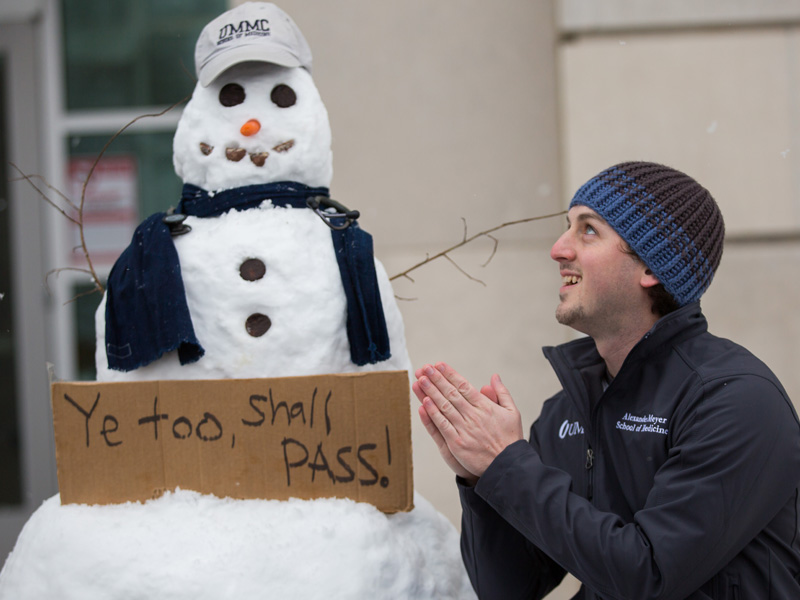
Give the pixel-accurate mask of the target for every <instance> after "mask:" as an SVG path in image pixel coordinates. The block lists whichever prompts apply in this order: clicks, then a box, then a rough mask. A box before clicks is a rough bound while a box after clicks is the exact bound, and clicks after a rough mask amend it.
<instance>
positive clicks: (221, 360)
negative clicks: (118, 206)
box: [0, 2, 474, 600]
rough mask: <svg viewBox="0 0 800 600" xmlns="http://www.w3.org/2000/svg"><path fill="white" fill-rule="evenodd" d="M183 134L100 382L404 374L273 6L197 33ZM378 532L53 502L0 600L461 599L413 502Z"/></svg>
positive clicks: (247, 513)
mask: <svg viewBox="0 0 800 600" xmlns="http://www.w3.org/2000/svg"><path fill="white" fill-rule="evenodd" d="M195 63H196V64H195V66H196V70H197V75H198V83H197V86H196V88H195V90H194V93H193V95H192V98H191V100H190V101H189V103H188V104H187V106H186V108H185V110H184V112H183V115H182V117H181V119H180V122H179V124H178V127H177V130H176V133H175V138H174V156H173V162H174V166H175V170H176V173H177V174H178V175H179V176H180V177H181V178H182V180H183V182H184V188H183V194H182V197H181V200H180V202H179V203H178V205H177V207H176V208H175V209H171V210H170V211H168V212H167V213H164V214H158V215H153V216H152V217H150V218H149V219H147V220H146V221H145V222H144V223H142V225H140V227H139V228H138V229H137V231H136V233H135V234H134V239H133V241H132V242H131V245H130V246H129V248H128V249H127V250H126V251H125V252H124V253H123V255H122V256H121V257H120V260H119V261H118V262H117V263H116V264H115V266H114V268H113V270H112V272H111V274H110V276H109V282H108V286H107V291H106V294H105V296H104V299H103V301H102V303H101V305H100V307H99V309H98V311H97V316H96V328H97V352H96V363H97V379H98V380H99V381H137V380H153V379H219V378H261V377H287V376H302V375H315V374H323V373H345V372H355V371H370V370H405V371H409V370H410V361H409V358H408V353H407V350H406V346H405V337H404V330H403V323H402V318H401V315H400V311H399V309H398V307H397V304H396V302H395V300H394V295H393V291H392V288H391V285H390V283H389V280H388V278H387V276H386V273H385V271H384V269H383V267H382V266H381V264H380V262H378V261H377V260H375V258H374V257H373V254H372V243H371V238H370V237H369V235H368V234H367V233H366V232H364V231H363V230H361V229H360V227H359V225H358V222H357V219H358V216H359V215H358V212H357V211H352V210H349V209H347V208H346V207H344V206H342V205H341V204H340V203H338V202H336V201H335V200H333V199H332V198H331V197H330V195H329V190H328V188H329V185H330V181H331V177H332V153H331V148H330V147H331V133H330V126H329V123H328V117H327V112H326V110H325V106H324V104H323V102H322V100H321V98H320V95H319V92H318V91H317V89H316V86H315V85H314V82H313V79H312V77H311V51H310V49H309V47H308V45H307V43H306V41H305V39H304V38H303V35H302V33H301V32H300V30H299V29H298V28H297V26H296V25H295V24H294V22H293V21H292V20H291V18H290V17H289V16H288V15H286V14H285V13H284V12H283V11H281V10H280V9H279V8H278V7H277V6H275V5H273V4H270V3H264V2H247V3H244V4H241V5H239V6H237V7H236V8H234V9H232V10H229V11H228V12H226V13H224V14H223V15H221V16H220V17H218V18H217V19H215V20H214V21H212V22H211V23H209V24H208V25H207V26H206V27H205V28H204V30H203V32H202V33H201V35H200V38H199V40H198V42H197V47H196V52H195ZM414 504H415V508H414V509H413V510H412V511H411V512H408V513H398V514H394V515H385V514H383V513H381V512H379V511H378V510H377V509H376V508H374V507H373V506H371V505H368V504H364V503H357V502H354V501H352V500H348V499H335V498H324V499H318V500H295V499H291V500H289V501H274V500H232V499H220V498H215V497H213V496H208V495H202V494H198V493H195V492H188V491H181V490H176V491H174V492H168V493H167V494H165V495H164V496H162V497H161V498H159V499H157V500H151V501H148V502H146V503H144V504H141V503H127V504H124V505H109V506H84V505H64V506H62V505H61V504H60V501H59V498H58V496H55V497H53V498H51V499H49V500H47V501H46V502H45V503H44V504H43V505H42V507H40V509H39V510H37V511H36V513H34V515H33V516H32V517H31V519H30V520H29V521H28V523H27V524H26V526H25V528H24V529H23V531H22V533H21V534H20V537H19V539H18V541H17V544H16V546H15V549H14V551H13V552H12V553H11V555H10V556H9V558H8V560H7V561H6V564H5V566H4V569H3V571H2V572H0V600H6V599H11V598H14V599H15V600H26V599H29V598H30V599H34V598H37V599H38V598H55V599H64V600H66V599H72V598H75V599H77V598H80V599H81V600H87V599H89V600H91V599H93V598H98V599H99V598H103V599H110V600H116V599H123V598H125V599H127V598H151V597H158V598H171V599H176V600H181V599H183V598H187V599H188V598H192V599H193V600H196V599H200V600H202V599H206V598H208V599H212V598H213V599H218V598H237V599H239V598H243V599H248V598H273V597H277V598H294V599H300V600H303V599H311V598H326V599H327V598H343V599H360V598H408V599H413V598H420V599H423V598H424V599H427V598H454V599H455V598H473V597H474V593H473V592H472V589H471V587H470V584H469V581H468V579H467V577H466V573H465V570H464V568H463V565H462V563H461V558H460V555H459V549H458V534H457V532H456V530H455V528H453V527H452V525H451V524H450V523H449V522H448V521H447V520H446V519H445V518H444V517H443V516H442V515H441V514H439V513H438V512H437V511H436V510H435V509H434V508H433V507H432V506H431V505H430V504H429V503H428V502H427V501H426V500H425V499H424V498H423V497H421V496H420V495H419V494H415V498H414Z"/></svg>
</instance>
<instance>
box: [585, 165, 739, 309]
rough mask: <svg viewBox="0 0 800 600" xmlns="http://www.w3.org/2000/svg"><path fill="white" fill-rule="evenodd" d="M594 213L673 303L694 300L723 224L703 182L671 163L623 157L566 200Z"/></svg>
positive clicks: (707, 277)
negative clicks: (625, 160) (656, 281)
mask: <svg viewBox="0 0 800 600" xmlns="http://www.w3.org/2000/svg"><path fill="white" fill-rule="evenodd" d="M576 204H580V205H583V206H587V207H589V208H591V209H592V210H594V211H595V212H596V213H597V214H599V215H600V216H601V217H602V218H603V219H605V220H606V222H607V223H608V224H609V225H611V227H612V228H613V229H614V230H615V231H616V232H617V233H618V234H619V235H620V237H622V239H623V240H625V241H626V242H627V243H628V245H629V246H630V247H631V249H632V250H633V251H634V252H636V254H637V255H638V256H639V258H641V259H642V260H643V261H644V263H645V264H646V265H647V266H648V267H649V268H650V270H651V271H652V272H653V274H655V276H656V277H658V280H659V281H660V282H661V283H662V284H664V287H665V288H666V290H667V291H668V292H669V293H670V294H671V295H672V297H673V298H675V300H676V301H677V303H678V304H679V305H681V306H685V305H687V304H689V303H691V302H694V301H695V300H698V299H699V298H700V296H702V295H703V292H705V291H706V288H708V286H709V285H710V284H711V280H712V279H713V278H714V272H715V271H716V270H717V267H718V266H719V261H720V258H721V257H722V245H723V238H724V237H725V224H724V222H723V220H722V213H720V210H719V207H718V206H717V203H716V202H715V201H714V198H712V197H711V194H710V193H709V192H708V190H706V189H705V188H704V187H703V186H701V185H700V184H699V183H697V182H696V181H695V180H694V179H692V178H691V177H689V176H688V175H686V174H684V173H681V172H680V171H677V170H675V169H672V168H670V167H665V166H664V165H659V164H655V163H649V162H626V163H620V164H618V165H615V166H613V167H610V168H609V169H606V170H605V171H603V172H602V173H600V174H599V175H597V176H596V177H593V178H592V179H590V180H589V181H588V182H586V183H585V184H584V185H583V186H582V187H581V188H580V189H579V190H578V191H577V193H576V194H575V197H574V198H573V199H572V202H570V208H572V207H573V206H575V205H576Z"/></svg>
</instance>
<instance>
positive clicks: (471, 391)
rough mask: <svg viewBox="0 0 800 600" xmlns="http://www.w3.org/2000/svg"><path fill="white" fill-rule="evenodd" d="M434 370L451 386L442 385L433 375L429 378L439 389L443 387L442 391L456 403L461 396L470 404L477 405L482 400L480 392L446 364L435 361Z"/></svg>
mask: <svg viewBox="0 0 800 600" xmlns="http://www.w3.org/2000/svg"><path fill="white" fill-rule="evenodd" d="M434 372H436V373H441V375H442V378H443V379H444V380H445V381H447V382H448V383H449V384H450V386H451V387H447V386H442V385H441V382H440V381H439V380H437V379H434V378H433V377H431V380H432V381H434V383H435V384H436V386H437V387H439V389H440V390H441V389H442V388H443V387H444V388H445V390H443V393H445V395H447V397H448V398H451V400H452V401H453V402H455V403H456V404H457V403H458V401H459V400H461V399H462V398H463V399H464V400H466V401H467V402H469V403H470V404H472V405H477V404H479V403H480V402H482V401H484V398H483V396H482V394H481V393H480V392H479V391H478V390H476V389H475V388H474V387H472V384H470V382H469V381H467V380H466V379H465V378H464V377H462V376H461V374H460V373H458V372H457V371H456V370H455V369H454V368H452V367H451V366H449V365H448V364H446V363H436V368H435V369H434Z"/></svg>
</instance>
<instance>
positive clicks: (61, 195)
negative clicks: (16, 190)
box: [9, 162, 78, 211]
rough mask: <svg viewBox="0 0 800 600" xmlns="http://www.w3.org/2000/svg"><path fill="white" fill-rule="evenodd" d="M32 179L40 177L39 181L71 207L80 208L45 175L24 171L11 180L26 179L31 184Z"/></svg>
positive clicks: (16, 167) (15, 166) (18, 169)
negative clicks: (29, 173)
mask: <svg viewBox="0 0 800 600" xmlns="http://www.w3.org/2000/svg"><path fill="white" fill-rule="evenodd" d="M9 164H10V165H11V166H13V167H14V168H15V169H16V170H17V171H19V172H20V173H22V171H21V170H20V168H19V167H18V166H17V165H15V164H14V163H13V162H9ZM31 179H38V180H39V181H41V182H42V183H43V184H44V185H45V187H47V189H48V190H50V191H51V192H55V193H56V194H57V195H58V196H59V197H60V198H61V199H62V200H63V201H64V202H66V203H67V204H69V206H70V208H72V209H74V210H76V211H77V210H78V205H77V204H75V203H74V202H73V201H72V200H71V199H70V198H69V197H68V196H66V195H65V194H63V193H62V192H61V190H59V189H58V188H57V187H55V186H54V185H50V183H49V182H48V181H47V180H46V179H45V178H44V177H42V176H41V175H36V174H33V175H27V174H24V173H23V174H22V177H19V178H15V179H12V180H11V181H20V180H25V181H27V182H28V183H29V184H30V183H31V181H30V180H31ZM31 185H32V184H31ZM40 193H41V192H40Z"/></svg>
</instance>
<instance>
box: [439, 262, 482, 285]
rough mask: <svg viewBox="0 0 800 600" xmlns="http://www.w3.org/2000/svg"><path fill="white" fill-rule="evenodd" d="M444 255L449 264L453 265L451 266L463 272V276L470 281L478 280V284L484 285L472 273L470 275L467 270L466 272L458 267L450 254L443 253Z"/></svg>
mask: <svg viewBox="0 0 800 600" xmlns="http://www.w3.org/2000/svg"><path fill="white" fill-rule="evenodd" d="M444 257H445V258H446V259H447V260H448V261H450V264H451V265H453V266H454V267H455V268H456V269H458V270H459V271H461V273H463V274H464V276H465V277H466V278H467V279H472V281H477V282H478V283H480V284H481V285H482V286H483V287H486V284H485V283H484V282H483V281H481V280H480V279H477V278H476V277H473V276H472V275H470V274H469V273H467V272H466V271H465V270H464V269H462V268H461V267H459V266H458V263H457V262H456V261H454V260H453V259H452V258H450V255H448V254H445V255H444Z"/></svg>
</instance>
